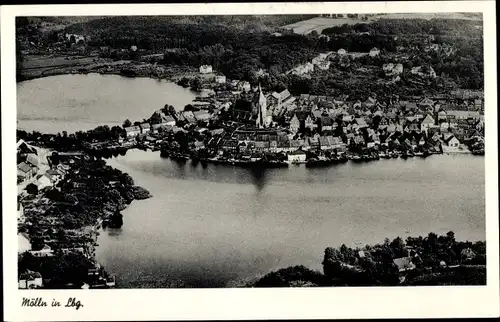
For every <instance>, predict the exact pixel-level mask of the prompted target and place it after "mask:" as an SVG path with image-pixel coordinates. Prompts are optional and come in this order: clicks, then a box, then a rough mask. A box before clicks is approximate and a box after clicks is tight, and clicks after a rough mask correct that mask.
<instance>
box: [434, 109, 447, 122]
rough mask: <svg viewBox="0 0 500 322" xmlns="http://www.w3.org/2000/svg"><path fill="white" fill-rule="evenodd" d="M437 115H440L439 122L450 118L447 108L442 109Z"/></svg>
mask: <svg viewBox="0 0 500 322" xmlns="http://www.w3.org/2000/svg"><path fill="white" fill-rule="evenodd" d="M437 115H438V122H439V121H446V120H447V119H448V113H446V111H445V110H440V111H439V112H438V114H437Z"/></svg>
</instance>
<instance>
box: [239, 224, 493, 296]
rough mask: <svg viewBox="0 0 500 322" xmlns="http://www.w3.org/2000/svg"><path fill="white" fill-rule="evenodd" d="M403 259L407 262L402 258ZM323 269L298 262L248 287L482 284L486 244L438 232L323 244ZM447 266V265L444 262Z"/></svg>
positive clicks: (484, 282) (484, 275) (484, 280)
mask: <svg viewBox="0 0 500 322" xmlns="http://www.w3.org/2000/svg"><path fill="white" fill-rule="evenodd" d="M404 258H407V259H411V260H410V261H411V263H412V265H413V268H412V269H410V270H407V271H404V272H402V273H401V272H399V270H398V266H397V265H396V264H395V263H394V259H404ZM408 263H409V262H408ZM322 265H323V273H320V272H317V271H314V270H311V269H308V268H307V267H304V266H295V267H288V268H285V269H281V270H278V271H276V272H271V273H269V274H267V275H265V276H264V277H263V278H261V279H260V280H258V281H257V282H255V283H252V284H251V285H247V286H251V287H290V286H396V285H484V284H486V274H485V273H486V268H485V265H486V243H485V242H483V241H479V242H475V243H472V242H469V241H466V242H462V241H456V240H455V234H454V233H453V232H451V231H450V232H448V233H447V234H446V235H441V236H438V235H437V234H434V233H429V234H428V236H427V237H422V236H419V237H408V238H407V239H406V241H403V239H402V238H400V237H397V238H395V239H393V240H392V241H391V240H389V239H388V238H386V239H385V241H384V242H383V243H381V244H376V245H366V246H364V247H361V248H350V247H347V246H346V245H342V246H340V247H338V248H333V247H328V248H326V249H325V254H324V258H323V262H322ZM449 266H452V267H449Z"/></svg>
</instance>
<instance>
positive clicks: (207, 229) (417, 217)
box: [17, 74, 485, 287]
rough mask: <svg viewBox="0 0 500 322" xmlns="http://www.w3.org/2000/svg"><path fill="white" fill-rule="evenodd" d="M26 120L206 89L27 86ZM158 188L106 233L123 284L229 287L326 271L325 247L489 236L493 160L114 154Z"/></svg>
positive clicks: (89, 115)
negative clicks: (306, 270) (201, 160)
mask: <svg viewBox="0 0 500 322" xmlns="http://www.w3.org/2000/svg"><path fill="white" fill-rule="evenodd" d="M17 86H18V88H17V90H18V92H17V102H18V112H17V113H18V118H19V120H18V126H19V127H20V128H24V129H26V130H29V131H33V130H39V131H42V132H46V133H54V132H58V131H63V130H66V131H68V132H73V131H77V130H87V129H91V128H93V127H95V126H97V125H100V124H108V125H115V124H121V123H122V122H123V121H124V120H125V119H127V118H128V119H130V120H131V121H135V120H142V119H143V118H147V117H149V116H150V115H151V114H152V113H153V112H154V111H155V110H157V109H159V108H161V107H163V106H164V105H165V104H167V103H168V104H171V105H174V106H175V107H177V108H182V107H183V106H185V105H186V104H189V103H190V102H191V101H192V100H193V98H194V93H193V92H191V91H189V90H187V89H184V88H181V87H179V86H177V85H175V84H172V83H167V82H164V81H157V80H152V79H147V78H124V77H120V76H115V75H97V74H89V75H62V76H53V77H47V78H42V79H36V80H30V81H27V82H22V83H19V84H18V85H17ZM108 163H109V164H110V165H112V166H114V167H116V168H119V169H121V170H123V171H125V172H128V173H129V174H130V175H131V176H132V177H133V178H134V180H135V182H136V184H138V185H140V186H143V187H145V188H147V189H148V190H149V191H150V192H151V193H152V194H153V197H152V198H150V199H147V200H141V201H134V202H133V203H132V204H131V205H130V206H129V207H128V208H127V209H126V210H124V211H123V215H124V226H123V227H122V228H121V229H118V230H109V229H108V230H105V231H102V232H101V235H100V237H99V240H98V243H99V244H100V246H99V247H98V248H97V260H98V261H99V262H101V263H102V264H103V265H104V266H105V267H106V268H107V270H109V271H110V272H111V273H113V274H116V276H117V282H118V283H119V284H120V286H122V287H145V286H150V287H152V286H155V287H165V286H179V285H185V286H190V287H220V286H225V285H228V283H229V284H230V283H232V282H234V281H239V280H246V279H249V278H253V277H256V276H260V275H263V274H266V273H268V272H269V271H271V270H274V269H278V268H284V267H287V266H290V265H299V264H300V265H305V266H308V267H310V268H313V269H318V270H321V261H322V258H323V252H324V249H325V248H326V247H328V246H340V245H341V244H342V243H345V244H346V245H348V246H351V247H355V246H356V244H357V243H363V244H371V243H377V242H382V241H383V239H384V238H385V237H389V238H395V237H397V236H401V237H406V236H407V235H408V234H407V233H406V231H407V230H410V234H409V235H412V236H417V235H427V234H428V233H429V232H431V231H433V232H436V233H446V232H448V231H449V230H453V231H454V232H455V235H456V237H457V238H458V239H461V240H466V239H468V240H484V239H485V213H484V212H485V198H484V195H485V192H484V189H485V184H484V182H485V177H484V157H478V156H472V155H440V156H431V157H429V158H427V159H420V158H412V159H408V160H402V159H397V160H394V159H390V160H380V161H377V162H371V163H360V164H357V163H352V162H348V163H346V164H340V165H337V166H332V167H329V168H321V169H306V168H305V167H304V166H290V167H289V168H284V169H268V170H266V171H255V170H250V169H242V168H237V167H231V166H222V165H219V166H215V165H209V166H207V167H206V168H203V167H202V166H201V165H197V166H193V165H191V163H190V162H187V163H186V164H184V165H182V164H179V163H176V162H175V161H171V160H170V159H162V158H161V157H160V154H159V152H144V151H139V150H132V151H129V152H127V154H126V155H125V156H120V157H118V158H114V159H110V160H108Z"/></svg>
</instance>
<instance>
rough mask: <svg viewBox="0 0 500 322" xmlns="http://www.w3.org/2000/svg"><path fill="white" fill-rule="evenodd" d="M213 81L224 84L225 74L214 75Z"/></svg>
mask: <svg viewBox="0 0 500 322" xmlns="http://www.w3.org/2000/svg"><path fill="white" fill-rule="evenodd" d="M215 82H216V83H217V84H224V83H225V82H226V76H224V75H219V76H215Z"/></svg>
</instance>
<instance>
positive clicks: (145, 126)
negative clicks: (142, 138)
mask: <svg viewBox="0 0 500 322" xmlns="http://www.w3.org/2000/svg"><path fill="white" fill-rule="evenodd" d="M139 126H140V127H141V133H142V134H146V133H149V131H151V125H149V123H142V124H141V125H139Z"/></svg>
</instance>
